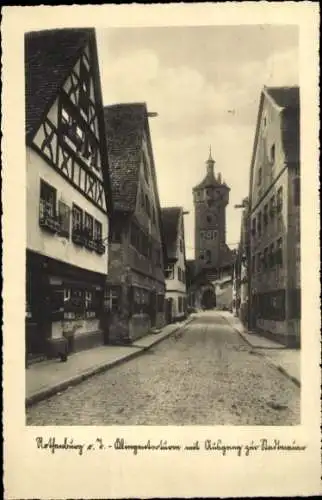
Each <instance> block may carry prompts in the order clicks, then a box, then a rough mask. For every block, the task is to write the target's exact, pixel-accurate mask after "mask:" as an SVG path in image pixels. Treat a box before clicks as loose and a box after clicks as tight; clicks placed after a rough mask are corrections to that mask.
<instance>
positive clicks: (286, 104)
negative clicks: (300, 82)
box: [265, 86, 300, 108]
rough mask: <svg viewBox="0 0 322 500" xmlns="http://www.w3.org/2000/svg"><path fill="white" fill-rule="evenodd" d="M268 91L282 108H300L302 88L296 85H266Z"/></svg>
mask: <svg viewBox="0 0 322 500" xmlns="http://www.w3.org/2000/svg"><path fill="white" fill-rule="evenodd" d="M265 89H266V92H267V93H268V94H269V95H270V96H271V97H272V99H274V101H275V102H276V104H277V105H278V106H280V107H281V108H299V106H300V89H299V87H297V86H294V87H265Z"/></svg>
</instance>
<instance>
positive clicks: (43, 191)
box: [39, 179, 57, 219]
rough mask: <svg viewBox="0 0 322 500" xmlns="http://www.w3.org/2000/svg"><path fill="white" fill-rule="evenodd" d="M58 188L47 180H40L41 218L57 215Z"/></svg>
mask: <svg viewBox="0 0 322 500" xmlns="http://www.w3.org/2000/svg"><path fill="white" fill-rule="evenodd" d="M56 197H57V191H56V189H55V188H54V187H53V186H51V185H50V184H48V183H47V182H45V181H43V180H42V179H41V180H40V206H39V216H40V218H41V219H43V218H45V217H52V218H53V217H55V216H56Z"/></svg>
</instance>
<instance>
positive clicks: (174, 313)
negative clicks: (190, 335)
mask: <svg viewBox="0 0 322 500" xmlns="http://www.w3.org/2000/svg"><path fill="white" fill-rule="evenodd" d="M179 297H182V298H185V297H186V294H185V293H184V292H166V299H173V302H172V317H173V318H178V317H181V316H184V314H185V312H184V311H182V312H179V304H178V298H179Z"/></svg>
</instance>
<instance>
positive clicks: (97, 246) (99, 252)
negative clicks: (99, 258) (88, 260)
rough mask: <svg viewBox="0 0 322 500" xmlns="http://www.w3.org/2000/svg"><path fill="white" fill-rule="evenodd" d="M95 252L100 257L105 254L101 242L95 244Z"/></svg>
mask: <svg viewBox="0 0 322 500" xmlns="http://www.w3.org/2000/svg"><path fill="white" fill-rule="evenodd" d="M96 252H97V253H98V254H100V255H103V254H104V253H105V245H103V243H102V242H101V241H98V242H96Z"/></svg>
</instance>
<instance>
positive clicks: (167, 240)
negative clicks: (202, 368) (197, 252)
mask: <svg viewBox="0 0 322 500" xmlns="http://www.w3.org/2000/svg"><path fill="white" fill-rule="evenodd" d="M161 212H162V230H163V241H164V245H165V247H166V262H165V278H166V312H167V320H168V322H169V321H176V320H179V319H183V318H184V317H185V316H186V314H187V288H186V258H185V238H184V212H183V209H182V208H181V207H167V208H162V211H161Z"/></svg>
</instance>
